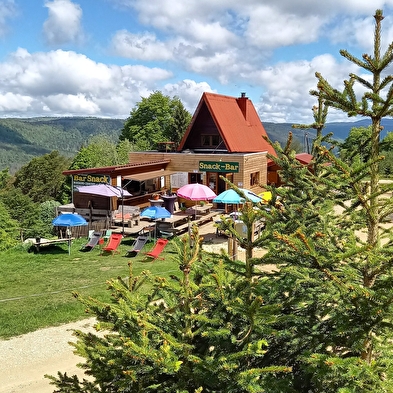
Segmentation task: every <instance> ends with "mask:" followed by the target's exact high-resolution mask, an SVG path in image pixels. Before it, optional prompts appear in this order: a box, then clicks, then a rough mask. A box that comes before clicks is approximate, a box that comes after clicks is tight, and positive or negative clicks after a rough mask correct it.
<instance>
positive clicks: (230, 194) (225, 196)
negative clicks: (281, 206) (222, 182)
mask: <svg viewBox="0 0 393 393" xmlns="http://www.w3.org/2000/svg"><path fill="white" fill-rule="evenodd" d="M239 190H240V191H242V192H243V194H244V195H245V196H246V198H247V199H245V198H243V197H242V196H240V195H239V194H238V193H237V192H236V191H235V190H234V189H233V188H230V189H228V190H225V191H224V192H222V193H221V194H219V195H217V196H216V197H215V198H214V199H213V202H214V203H225V204H232V205H239V204H240V203H245V202H246V200H250V201H251V202H254V203H257V202H261V198H260V197H259V196H258V195H256V194H254V193H253V192H252V191H250V190H246V189H245V188H239Z"/></svg>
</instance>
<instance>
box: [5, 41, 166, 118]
mask: <svg viewBox="0 0 393 393" xmlns="http://www.w3.org/2000/svg"><path fill="white" fill-rule="evenodd" d="M170 77H172V73H171V72H169V71H166V70H164V69H161V68H157V67H154V68H148V67H145V66H142V65H136V66H131V65H126V66H115V65H106V64H103V63H96V62H94V61H92V60H91V59H89V58H87V57H86V56H84V55H81V54H78V53H75V52H70V51H69V52H67V51H62V50H57V51H51V52H48V53H43V52H39V53H33V54H31V53H29V52H28V51H27V50H26V49H22V48H19V49H18V50H17V51H16V52H15V53H13V54H12V55H11V56H10V57H9V59H8V61H7V62H4V63H2V64H0V81H1V83H0V97H1V96H2V97H8V98H12V101H11V100H10V103H9V105H8V106H7V105H5V104H2V105H1V108H2V112H3V114H6V113H9V115H11V114H12V113H14V112H15V113H16V112H23V111H25V112H26V116H27V115H29V114H30V111H33V109H34V110H37V112H38V113H41V112H42V111H49V112H51V113H56V114H59V113H61V111H62V110H63V112H64V113H67V114H72V113H74V114H77V115H81V114H83V112H84V111H85V113H86V114H88V115H95V116H120V117H126V116H127V115H128V114H129V112H130V110H131V108H132V107H133V106H134V104H135V103H136V102H137V101H139V99H140V97H141V96H146V95H148V94H150V92H152V91H154V90H156V86H157V83H159V82H161V81H165V80H166V79H168V78H170ZM26 97H30V100H26ZM4 100H5V99H4ZM18 102H19V103H20V106H19V107H18V105H17V104H18Z"/></svg>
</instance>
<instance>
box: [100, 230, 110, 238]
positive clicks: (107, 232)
mask: <svg viewBox="0 0 393 393" xmlns="http://www.w3.org/2000/svg"><path fill="white" fill-rule="evenodd" d="M111 235H112V229H107V230H106V231H105V232H104V236H102V238H103V239H105V240H108V239H109V238H110V237H111Z"/></svg>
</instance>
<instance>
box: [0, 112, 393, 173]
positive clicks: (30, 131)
mask: <svg viewBox="0 0 393 393" xmlns="http://www.w3.org/2000/svg"><path fill="white" fill-rule="evenodd" d="M124 122H125V120H124V119H101V118H92V117H41V118H28V119H15V118H9V119H0V170H2V169H5V168H9V169H10V172H11V173H14V172H15V171H17V170H18V169H19V168H20V167H21V166H23V165H25V164H27V163H28V162H29V161H30V160H31V159H32V158H34V157H37V156H41V155H44V154H46V153H50V152H51V151H53V150H58V151H59V152H60V153H61V154H62V155H64V156H67V157H73V156H74V155H75V154H76V153H77V152H78V151H79V149H80V147H81V146H82V145H83V144H84V143H85V142H86V141H88V139H89V138H90V137H91V136H93V135H97V134H105V135H108V136H109V138H110V139H111V140H113V141H117V140H118V138H119V135H120V132H121V130H122V128H123V125H124ZM369 124H370V121H368V120H360V121H356V122H348V123H345V122H342V123H340V122H337V123H328V124H327V125H326V128H325V129H324V133H328V132H332V133H333V136H334V138H336V139H339V140H344V139H345V138H346V137H347V136H348V133H349V131H350V130H351V128H352V127H367V126H368V125H369ZM263 125H264V127H265V129H266V132H267V134H268V136H269V138H270V139H271V140H272V141H273V142H275V141H278V142H280V143H281V144H285V143H286V141H287V138H288V133H289V132H292V133H293V135H294V138H296V139H297V140H298V141H299V142H300V143H302V144H304V141H305V135H308V136H309V140H311V139H312V138H313V136H314V135H315V131H314V130H298V129H294V128H292V123H269V122H263ZM382 125H383V126H384V130H383V132H382V136H385V135H386V132H388V131H393V120H392V119H385V120H383V122H382Z"/></svg>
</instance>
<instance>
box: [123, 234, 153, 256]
mask: <svg viewBox="0 0 393 393" xmlns="http://www.w3.org/2000/svg"><path fill="white" fill-rule="evenodd" d="M148 240H149V236H144V235H139V236H138V237H137V238H136V239H135V241H134V243H133V244H132V249H131V250H128V251H127V255H129V254H133V256H136V255H137V254H139V252H140V251H141V250H142V248H143V246H144V245H145V244H146V242H147V241H148Z"/></svg>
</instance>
